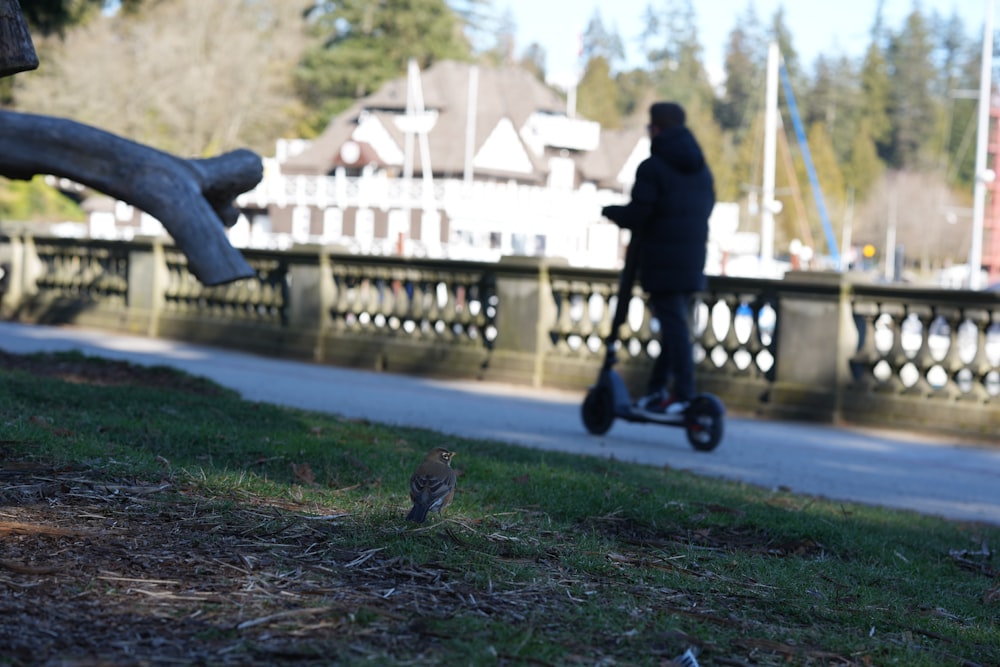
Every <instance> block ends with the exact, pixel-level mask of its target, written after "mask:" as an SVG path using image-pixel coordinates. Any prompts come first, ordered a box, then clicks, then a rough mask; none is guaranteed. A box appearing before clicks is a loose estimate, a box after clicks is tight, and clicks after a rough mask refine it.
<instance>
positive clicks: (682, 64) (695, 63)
mask: <svg viewBox="0 0 1000 667" xmlns="http://www.w3.org/2000/svg"><path fill="white" fill-rule="evenodd" d="M662 2H663V6H662V9H661V10H660V11H655V10H654V9H653V8H652V6H647V7H646V30H645V32H644V33H643V35H642V40H643V44H644V46H645V50H646V57H647V59H648V60H649V63H650V67H651V76H652V80H653V83H654V86H655V90H656V94H657V96H658V97H659V98H660V99H664V100H673V101H675V102H678V103H679V104H681V105H682V106H684V107H685V108H686V109H687V111H688V115H689V116H697V115H699V114H709V115H711V114H712V111H713V106H714V104H713V102H714V99H715V94H714V91H713V90H712V86H711V84H710V83H709V80H708V74H707V73H706V72H705V67H704V65H703V64H702V59H701V51H702V47H701V44H700V43H699V41H698V30H697V26H696V25H695V13H694V7H693V5H692V0H662Z"/></svg>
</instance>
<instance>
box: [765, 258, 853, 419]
mask: <svg viewBox="0 0 1000 667" xmlns="http://www.w3.org/2000/svg"><path fill="white" fill-rule="evenodd" d="M778 289H779V294H780V296H779V299H778V304H779V306H778V307H779V313H778V328H777V332H776V336H777V346H776V357H777V358H776V360H775V371H776V373H775V379H774V383H773V385H772V387H771V392H770V397H769V401H768V403H767V405H766V406H765V407H764V408H763V412H764V413H766V414H769V415H771V416H774V417H777V418H779V419H807V420H818V421H839V419H840V405H841V395H842V392H843V391H845V389H846V387H847V385H848V383H849V377H850V368H849V365H848V360H849V359H850V358H851V357H852V355H853V354H854V352H855V350H856V348H857V330H856V327H855V326H854V320H853V317H852V313H851V300H850V284H849V283H848V281H847V280H846V279H845V278H844V276H843V275H841V274H839V273H833V272H794V273H789V274H787V275H786V276H785V280H784V281H783V282H782V283H781V285H780V286H779V288H778Z"/></svg>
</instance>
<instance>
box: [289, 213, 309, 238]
mask: <svg viewBox="0 0 1000 667" xmlns="http://www.w3.org/2000/svg"><path fill="white" fill-rule="evenodd" d="M311 223H312V211H310V209H309V207H308V206H296V207H295V208H294V209H293V210H292V239H293V240H294V241H295V242H296V243H308V242H309V232H310V229H309V228H310V226H311Z"/></svg>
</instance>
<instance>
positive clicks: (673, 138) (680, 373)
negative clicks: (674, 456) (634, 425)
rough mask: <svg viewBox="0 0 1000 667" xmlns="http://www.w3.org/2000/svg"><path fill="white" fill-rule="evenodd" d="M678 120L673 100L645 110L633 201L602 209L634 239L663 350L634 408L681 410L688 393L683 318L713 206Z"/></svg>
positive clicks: (693, 147) (701, 164)
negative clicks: (643, 154) (643, 150)
mask: <svg viewBox="0 0 1000 667" xmlns="http://www.w3.org/2000/svg"><path fill="white" fill-rule="evenodd" d="M685 121H686V115H685V113H684V109H683V107H681V106H680V105H679V104H675V103H673V102H657V103H655V104H653V105H652V106H651V107H650V108H649V125H648V126H647V130H648V131H649V138H650V153H651V155H650V157H648V158H646V159H645V160H644V161H643V162H642V164H640V165H639V168H638V169H636V172H635V184H634V185H633V186H632V201H630V202H629V203H628V204H627V205H625V206H605V207H604V208H603V209H602V210H601V213H602V215H604V216H605V217H606V218H608V219H609V220H612V221H614V222H615V223H616V224H618V225H619V226H620V227H623V228H625V229H629V230H631V231H632V234H633V236H632V238H633V242H638V243H639V246H638V250H639V252H638V259H639V283H640V285H641V286H642V288H643V289H644V290H645V291H646V292H647V293H648V295H649V296H648V305H649V308H650V310H651V311H652V312H653V315H654V316H655V317H656V319H657V320H658V321H659V323H660V344H661V347H662V349H661V351H660V355H659V356H658V357H657V358H656V361H655V362H654V363H653V370H652V372H651V373H650V376H649V383H648V385H647V387H646V395H645V396H643V397H642V398H640V399H639V400H638V401H637V402H636V407H637V408H638V409H640V410H642V411H644V412H649V413H656V414H667V415H676V414H680V413H683V412H684V410H686V409H687V407H688V405H689V404H690V401H691V399H692V398H693V397H694V395H695V383H694V358H693V351H692V346H691V330H690V324H689V321H690V317H691V304H692V295H693V294H694V293H695V292H697V291H700V290H704V289H705V286H706V280H705V254H706V244H707V242H708V218H709V216H710V215H711V213H712V208H713V207H714V206H715V186H714V182H713V179H712V172H711V170H710V169H709V168H708V164H707V163H706V162H705V156H704V154H703V153H702V152H701V147H700V146H699V145H698V141H697V140H696V139H695V138H694V135H693V134H691V131H690V130H688V128H687V127H686V126H685Z"/></svg>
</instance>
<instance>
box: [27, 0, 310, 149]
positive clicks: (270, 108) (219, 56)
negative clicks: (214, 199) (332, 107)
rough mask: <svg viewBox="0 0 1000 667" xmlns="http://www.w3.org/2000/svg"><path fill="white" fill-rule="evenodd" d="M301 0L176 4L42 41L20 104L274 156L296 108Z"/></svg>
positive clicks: (165, 141)
mask: <svg viewBox="0 0 1000 667" xmlns="http://www.w3.org/2000/svg"><path fill="white" fill-rule="evenodd" d="M299 5H300V3H297V2H288V1H287V0H255V1H254V2H248V1H247V0H212V1H211V2H205V0H172V1H171V2H158V3H147V4H146V5H144V9H143V11H141V12H138V13H119V14H115V15H111V16H107V15H98V16H96V17H94V18H93V19H92V20H90V21H88V22H87V23H85V24H84V25H81V26H76V27H74V28H73V29H72V30H69V31H67V32H66V34H65V36H64V37H63V38H59V37H52V38H49V39H47V40H46V41H44V42H39V45H38V46H39V52H40V53H41V56H42V60H43V64H42V66H41V68H40V69H39V70H38V71H37V72H33V73H31V74H28V75H24V76H20V77H18V78H17V81H16V82H15V83H16V87H15V98H14V99H15V103H16V105H17V109H18V110H21V111H29V112H33V113H44V114H47V115H53V116H66V117H71V118H73V119H74V120H77V121H79V122H82V123H87V124H89V125H94V126H96V127H100V128H102V129H105V130H107V131H109V132H114V133H116V134H120V135H122V136H125V137H129V138H130V139H133V140H135V141H139V142H142V143H145V144H149V145H151V146H156V147H157V148H160V149H162V150H166V151H170V152H172V153H176V154H178V155H185V156H205V155H210V154H213V153H216V152H218V151H224V150H230V149H233V148H238V147H244V146H245V147H249V148H252V149H253V150H256V151H269V150H271V149H272V148H273V141H274V138H275V137H278V136H282V135H284V134H287V133H288V132H289V129H290V125H291V124H293V123H294V121H295V118H296V116H297V115H299V104H300V103H299V102H298V100H297V98H296V96H295V94H294V89H293V82H292V76H291V75H292V72H294V69H295V65H296V63H297V61H298V59H299V56H300V54H301V52H302V49H303V48H304V46H305V45H306V44H307V40H306V38H305V37H304V26H305V22H304V20H303V18H302V14H301V7H300V6H299Z"/></svg>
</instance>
